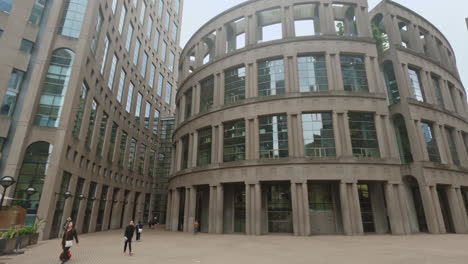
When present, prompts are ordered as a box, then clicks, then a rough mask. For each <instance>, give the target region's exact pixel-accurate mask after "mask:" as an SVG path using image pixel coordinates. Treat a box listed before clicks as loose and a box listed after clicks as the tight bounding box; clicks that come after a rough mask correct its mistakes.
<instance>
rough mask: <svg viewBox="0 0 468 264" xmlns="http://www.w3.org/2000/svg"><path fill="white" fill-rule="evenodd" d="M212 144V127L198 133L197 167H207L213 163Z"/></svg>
mask: <svg viewBox="0 0 468 264" xmlns="http://www.w3.org/2000/svg"><path fill="white" fill-rule="evenodd" d="M211 142H212V129H211V127H207V128H204V129H201V130H199V131H198V157H197V166H205V165H208V164H210V163H211Z"/></svg>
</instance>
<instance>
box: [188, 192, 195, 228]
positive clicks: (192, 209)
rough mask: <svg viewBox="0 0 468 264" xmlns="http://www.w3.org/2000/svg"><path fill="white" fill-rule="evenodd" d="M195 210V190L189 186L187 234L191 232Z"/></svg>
mask: <svg viewBox="0 0 468 264" xmlns="http://www.w3.org/2000/svg"><path fill="white" fill-rule="evenodd" d="M196 208H197V188H196V187H194V186H190V205H189V211H188V212H189V218H188V222H187V224H188V226H187V230H188V232H193V231H194V230H193V224H194V223H195V215H196Z"/></svg>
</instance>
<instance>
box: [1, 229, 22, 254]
mask: <svg viewBox="0 0 468 264" xmlns="http://www.w3.org/2000/svg"><path fill="white" fill-rule="evenodd" d="M17 233H18V230H16V229H10V230H8V231H7V232H5V233H3V235H2V239H0V255H4V254H6V253H9V252H11V251H13V250H15V248H16V242H17V238H16V236H17Z"/></svg>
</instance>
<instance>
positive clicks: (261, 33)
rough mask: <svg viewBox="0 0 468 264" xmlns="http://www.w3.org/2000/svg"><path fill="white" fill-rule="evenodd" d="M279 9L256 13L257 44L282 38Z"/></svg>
mask: <svg viewBox="0 0 468 264" xmlns="http://www.w3.org/2000/svg"><path fill="white" fill-rule="evenodd" d="M281 12H282V10H281V8H279V7H278V8H274V9H267V10H264V11H260V12H257V28H256V30H257V32H258V33H257V38H258V39H257V42H258V43H261V42H267V41H272V40H277V39H282V38H283V30H282V21H281V16H282V15H281Z"/></svg>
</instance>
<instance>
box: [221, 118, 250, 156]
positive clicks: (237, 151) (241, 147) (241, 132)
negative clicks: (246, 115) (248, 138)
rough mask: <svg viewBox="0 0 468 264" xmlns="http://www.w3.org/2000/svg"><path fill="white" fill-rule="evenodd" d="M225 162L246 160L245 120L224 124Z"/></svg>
mask: <svg viewBox="0 0 468 264" xmlns="http://www.w3.org/2000/svg"><path fill="white" fill-rule="evenodd" d="M223 160H224V162H230V161H239V160H245V120H237V121H233V122H228V123H225V124H224V151H223Z"/></svg>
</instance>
